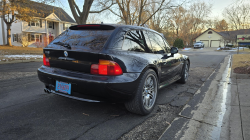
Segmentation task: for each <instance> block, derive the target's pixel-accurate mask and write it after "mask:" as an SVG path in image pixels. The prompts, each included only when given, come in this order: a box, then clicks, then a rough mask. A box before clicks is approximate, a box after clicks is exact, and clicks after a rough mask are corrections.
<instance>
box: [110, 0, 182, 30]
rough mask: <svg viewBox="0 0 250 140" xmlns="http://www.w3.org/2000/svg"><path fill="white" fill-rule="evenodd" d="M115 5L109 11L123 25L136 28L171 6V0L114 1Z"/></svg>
mask: <svg viewBox="0 0 250 140" xmlns="http://www.w3.org/2000/svg"><path fill="white" fill-rule="evenodd" d="M183 1H185V0H183ZM116 3H117V6H116V7H113V8H110V9H109V11H111V12H112V13H113V14H114V15H116V16H118V17H119V18H120V19H121V20H122V21H123V22H124V23H125V24H128V25H134V24H136V25H138V26H139V25H144V24H146V23H147V22H149V20H150V19H151V18H152V17H153V16H154V15H155V14H156V13H157V12H161V11H163V10H165V9H169V8H171V7H172V6H173V5H172V0H116Z"/></svg>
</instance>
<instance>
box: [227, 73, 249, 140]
mask: <svg viewBox="0 0 250 140" xmlns="http://www.w3.org/2000/svg"><path fill="white" fill-rule="evenodd" d="M231 80H232V85H231V93H232V94H231V114H230V119H229V121H230V122H229V130H230V139H231V140H249V139H250V133H249V132H250V119H249V118H250V75H249V74H236V73H232V75H231Z"/></svg>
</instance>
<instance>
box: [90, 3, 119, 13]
mask: <svg viewBox="0 0 250 140" xmlns="http://www.w3.org/2000/svg"><path fill="white" fill-rule="evenodd" d="M114 4H115V3H114V1H113V0H112V3H111V4H110V5H109V6H108V7H105V8H103V9H102V10H100V11H89V13H101V12H103V11H105V10H108V9H109V8H110V7H111V6H113V5H114Z"/></svg>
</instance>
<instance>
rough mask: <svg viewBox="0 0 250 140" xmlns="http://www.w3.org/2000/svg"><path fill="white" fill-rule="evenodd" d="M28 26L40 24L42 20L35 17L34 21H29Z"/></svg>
mask: <svg viewBox="0 0 250 140" xmlns="http://www.w3.org/2000/svg"><path fill="white" fill-rule="evenodd" d="M28 26H40V21H39V20H37V19H35V20H34V21H31V22H29V24H28Z"/></svg>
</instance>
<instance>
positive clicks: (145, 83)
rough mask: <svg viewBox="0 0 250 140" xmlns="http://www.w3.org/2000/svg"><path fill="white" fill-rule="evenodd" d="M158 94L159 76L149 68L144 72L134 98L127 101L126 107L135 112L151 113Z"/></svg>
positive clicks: (141, 113)
mask: <svg viewBox="0 0 250 140" xmlns="http://www.w3.org/2000/svg"><path fill="white" fill-rule="evenodd" d="M152 82H153V83H152ZM153 86H154V87H153ZM152 87H153V88H152ZM145 88H146V89H145ZM157 94H158V77H157V75H156V73H155V71H154V70H152V69H149V70H147V71H146V72H145V73H144V74H143V76H142V78H141V80H140V83H139V86H138V88H137V91H136V93H135V96H134V98H133V99H131V100H130V101H128V102H126V103H125V107H126V109H127V110H128V111H130V112H132V113H135V114H140V115H147V114H150V113H151V112H152V111H153V109H154V106H155V102H156V98H157Z"/></svg>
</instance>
